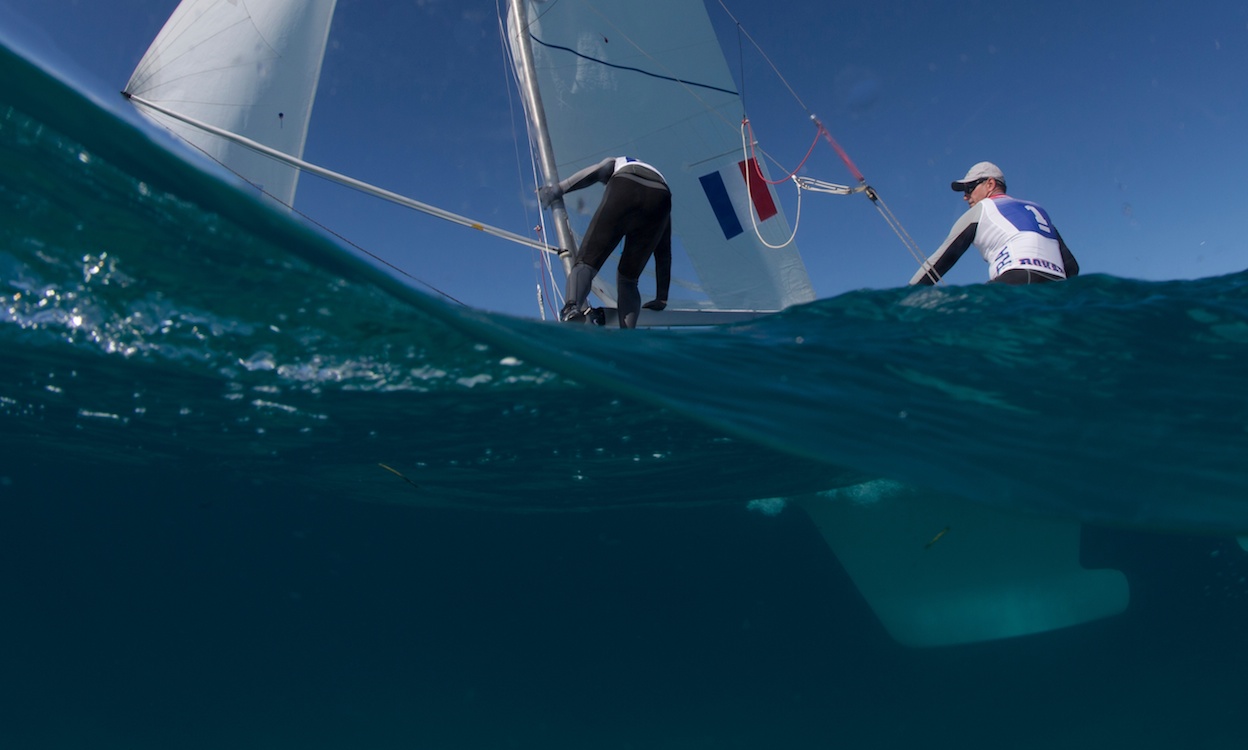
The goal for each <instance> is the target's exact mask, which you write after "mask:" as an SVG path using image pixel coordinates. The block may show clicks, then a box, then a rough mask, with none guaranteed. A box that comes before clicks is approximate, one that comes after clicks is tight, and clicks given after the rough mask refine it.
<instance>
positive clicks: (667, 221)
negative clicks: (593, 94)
mask: <svg viewBox="0 0 1248 750" xmlns="http://www.w3.org/2000/svg"><path fill="white" fill-rule="evenodd" d="M599 182H603V183H606V186H607V187H606V190H605V192H604V193H603V195H602V202H601V203H600V204H599V205H598V210H597V211H595V212H594V217H593V219H591V220H590V222H589V229H587V230H586V232H585V237H584V238H583V239H582V240H581V248H580V251H579V252H578V253H577V256H576V264H575V265H574V266H573V268H572V271H571V272H570V273H569V274H568V284H567V290H566V298H567V304H566V305H565V307H564V314H563V317H564V318H565V319H577V318H578V317H580V316H582V315H583V314H584V309H585V303H586V300H587V299H588V297H589V290H590V284H591V283H592V282H593V279H594V277H595V276H596V275H597V274H598V271H599V270H600V269H601V268H602V265H603V264H604V263H606V261H607V258H609V257H610V256H611V253H612V252H613V251H614V250H615V248H616V246H617V245H619V244H620V240H623V241H624V252H623V254H622V255H621V257H620V263H619V266H618V267H617V269H616V288H617V291H616V295H617V300H616V304H617V305H618V306H619V310H618V312H619V318H620V327H621V328H634V327H636V325H637V316H638V315H639V314H640V312H641V293H640V292H639V291H638V289H637V282H638V280H639V279H640V278H641V272H642V270H644V269H645V267H646V263H648V262H649V261H650V256H651V255H653V256H654V258H655V266H656V267H655V277H656V281H657V284H656V287H657V288H656V291H655V299H656V301H662V302H666V301H667V294H668V291H669V286H670V284H671V268H672V218H671V216H672V194H671V191H670V190H668V187H667V183H666V182H665V181H664V179H663V175H662V174H660V173H659V171H658V170H657V169H655V168H654V167H652V166H650V165H649V164H646V163H645V162H640V161H637V160H635V159H627V158H624V157H619V158H610V159H604V160H603V161H602V162H600V163H598V164H596V165H594V166H592V167H588V168H586V169H583V170H581V171H580V172H577V173H576V174H574V175H572V176H571V177H569V178H568V179H566V180H564V181H563V182H561V183H560V184H559V188H558V193H559V194H560V195H562V194H563V193H569V192H572V191H573V190H579V189H581V188H583V187H588V186H589V185H593V184H595V183H599ZM660 309H661V308H660Z"/></svg>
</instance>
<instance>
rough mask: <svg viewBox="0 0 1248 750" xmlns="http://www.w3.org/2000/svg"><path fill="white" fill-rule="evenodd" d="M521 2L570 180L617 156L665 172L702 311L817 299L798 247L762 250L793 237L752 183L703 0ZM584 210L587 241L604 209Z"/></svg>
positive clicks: (735, 98) (737, 109) (736, 107)
mask: <svg viewBox="0 0 1248 750" xmlns="http://www.w3.org/2000/svg"><path fill="white" fill-rule="evenodd" d="M523 1H524V2H525V5H526V6H527V11H528V18H529V24H530V25H529V29H528V31H529V33H530V35H531V39H532V47H533V56H534V66H535V75H536V79H537V84H538V87H539V88H540V90H541V95H542V100H543V103H544V105H545V114H546V118H547V121H548V125H549V132H550V138H551V142H552V145H553V148H554V153H555V155H556V159H557V161H558V166H559V172H560V175H561V176H567V175H570V174H573V173H574V172H575V171H577V170H578V169H580V168H582V167H584V166H586V165H588V164H592V163H595V162H598V161H600V160H602V159H603V158H605V157H607V156H618V155H627V156H632V157H636V158H638V159H641V160H643V161H646V162H649V163H651V164H653V165H655V166H656V167H658V168H659V170H660V171H662V173H663V175H664V177H666V178H667V181H668V183H669V185H670V187H671V189H672V203H673V208H672V212H673V213H672V222H673V232H674V234H675V235H676V237H677V239H678V242H679V245H680V246H683V249H684V251H685V253H686V254H687V256H688V259H689V263H690V265H692V267H693V270H694V272H695V273H696V276H697V279H698V281H697V284H696V285H694V286H695V288H694V291H695V292H700V293H701V298H699V299H696V300H695V303H696V304H697V305H698V306H702V307H707V308H714V309H720V310H765V311H771V310H780V309H783V308H785V307H788V306H790V305H793V304H797V303H801V302H808V301H811V300H813V299H814V298H815V294H814V290H813V289H812V287H811V284H810V279H809V277H808V276H807V273H806V268H805V266H804V264H803V263H802V260H801V256H800V255H799V254H798V250H797V247H796V245H795V244H788V245H787V246H785V247H783V248H781V249H772V248H769V247H767V246H766V245H765V244H764V242H763V241H760V238H759V235H760V234H761V236H762V238H763V239H764V240H766V244H770V245H781V244H783V243H784V242H785V241H786V240H787V239H788V238H789V236H790V229H789V225H788V223H787V221H786V219H785V217H784V214H783V212H781V211H779V210H778V207H777V204H776V201H775V196H774V194H773V192H772V190H771V188H770V187H769V186H768V185H767V184H766V183H765V182H764V180H762V179H759V178H757V175H756V178H755V179H754V180H753V181H752V182H750V181H748V180H747V175H749V174H751V173H753V170H750V169H747V168H746V164H747V162H745V161H744V155H743V148H742V141H741V131H740V123H741V118H742V107H741V101H740V96H739V95H738V93H737V92H736V85H735V84H734V82H733V80H732V76H731V75H730V73H729V70H728V65H727V62H726V61H725V60H724V55H723V51H722V50H721V49H720V46H719V41H718V39H717V38H716V35H715V32H714V29H713V28H712V26H711V22H710V18H709V17H708V16H707V13H706V8H705V7H704V6H703V3H702V0H662V1H661V2H655V1H651V2H644V1H639V0H593V2H588V1H587V0H560V1H559V2H545V0H523ZM513 33H515V30H513ZM750 163H752V162H750ZM760 166H761V165H760ZM763 174H764V175H765V174H766V172H765V168H764V172H763ZM585 192H586V193H589V191H588V190H587V191H585ZM579 197H580V196H578V198H579ZM751 197H752V198H753V202H752V204H751V201H750V198H751ZM581 202H582V203H583V208H582V209H581V210H580V211H579V214H580V215H579V216H577V214H578V211H577V207H576V206H575V205H570V206H569V211H570V213H572V214H573V216H574V218H573V221H574V222H577V223H579V227H578V230H579V231H581V232H583V231H584V226H585V225H586V224H588V219H589V214H590V213H592V210H593V208H594V207H596V205H597V200H596V197H595V196H594V195H593V194H590V195H586V196H585V197H584V199H583V201H581ZM751 212H752V213H753V216H752V217H751V215H750V214H751ZM755 226H757V229H758V231H757V233H756V231H755ZM674 283H679V282H678V281H677V282H674ZM677 293H678V290H676V289H673V295H676V294H677Z"/></svg>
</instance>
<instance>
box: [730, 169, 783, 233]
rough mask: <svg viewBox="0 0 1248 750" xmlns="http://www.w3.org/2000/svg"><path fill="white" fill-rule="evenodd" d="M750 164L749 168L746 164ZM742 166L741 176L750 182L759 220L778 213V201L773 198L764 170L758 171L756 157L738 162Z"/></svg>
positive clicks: (751, 194) (765, 219)
mask: <svg viewBox="0 0 1248 750" xmlns="http://www.w3.org/2000/svg"><path fill="white" fill-rule="evenodd" d="M747 164H748V165H749V167H748V169H747V167H746V165H747ZM737 166H739V167H741V177H742V178H743V179H745V180H746V182H748V183H749V186H750V198H751V199H752V200H753V201H754V210H755V211H757V212H758V220H759V221H767V220H768V219H770V218H771V217H773V216H775V215H776V202H775V201H773V200H772V199H771V190H770V189H769V188H768V187H767V181H766V180H764V179H763V174H762V172H759V171H758V162H757V161H755V160H754V159H750V160H749V161H741V162H737Z"/></svg>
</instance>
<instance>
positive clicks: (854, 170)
mask: <svg viewBox="0 0 1248 750" xmlns="http://www.w3.org/2000/svg"><path fill="white" fill-rule="evenodd" d="M811 119H812V120H814V123H815V140H814V141H812V142H811V144H810V148H809V149H807V150H806V155H805V156H803V157H802V161H801V162H800V163H799V164H798V165H797V167H795V168H794V169H793V171H792V172H789V173H788V174H787V175H785V176H784V177H781V178H780V179H778V180H769V179H767V178H766V177H763V170H762V168H761V167H759V166H758V156H757V155H756V151H755V143H756V142H755V140H754V127H753V126H752V125H750V118H748V117H746V118H743V119H742V120H741V124H742V125H744V126H745V130H746V135H747V136H748V138H749V143H750V158H751V159H752V160H753V161H754V171H755V172H756V173H757V176H758V178H759V179H760V180H762V181H763V182H765V183H767V184H768V185H779V184H780V183H782V182H788V181H789V180H791V179H792V178H793V176H794V175H796V174H797V173H798V172H799V171H801V169H802V167H803V166H805V164H806V161H807V160H808V159H810V155H811V154H812V153H814V151H815V146H816V145H817V144H818V143H819V137H820V136H823V137H824V138H825V139H826V140H827V142H828V143H829V144H831V146H832V148H833V149H834V150H835V151H836V154H837V156H840V157H841V161H843V162H845V166H846V167H848V168H849V172H850V174H852V175H853V176H854V179H856V180H858V182H859V183H861V184H863V185H865V184H866V183H867V178H866V177H863V175H862V172H860V171H859V170H858V167H857V165H855V164H854V160H853V159H850V158H849V154H847V153H845V149H843V148H841V144H839V143H837V142H836V139H835V138H833V137H832V134H831V133H829V132H828V129H827V128H825V127H824V126H823V123H822V122H819V121H818V120H815V118H814V117H811Z"/></svg>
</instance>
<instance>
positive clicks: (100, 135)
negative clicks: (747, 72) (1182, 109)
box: [0, 49, 1248, 750]
mask: <svg viewBox="0 0 1248 750" xmlns="http://www.w3.org/2000/svg"><path fill="white" fill-rule="evenodd" d="M0 69H2V70H0V73H2V75H0V160H2V164H3V168H2V169H0V280H2V282H3V283H2V285H0V455H2V456H3V459H2V460H0V563H3V565H2V567H0V570H3V573H2V574H0V644H2V646H3V652H2V656H0V747H5V748H8V747H13V748H40V749H42V748H109V749H111V748H127V749H144V750H146V749H147V748H153V749H155V748H225V747H228V748H238V749H251V748H256V749H260V748H313V749H319V748H369V749H372V748H378V749H381V748H430V749H437V748H534V749H537V748H541V749H543V750H547V749H552V748H612V749H614V748H619V749H621V750H624V749H629V750H631V749H641V748H657V749H662V750H669V749H670V750H677V749H680V750H684V749H696V750H702V749H710V748H734V749H735V748H785V749H787V748H855V749H857V748H909V747H916V746H922V747H926V748H958V749H960V750H964V749H967V748H983V749H984V750H988V749H992V750H997V749H1000V748H1020V749H1023V750H1032V749H1036V750H1039V749H1041V748H1055V747H1061V748H1077V749H1081V748H1104V747H1132V748H1158V749H1161V748H1167V749H1168V748H1175V747H1184V748H1234V747H1245V746H1248V723H1246V722H1244V721H1243V719H1242V717H1241V714H1242V709H1243V706H1244V705H1245V704H1248V687H1245V676H1246V675H1248V553H1246V552H1245V551H1244V549H1243V548H1242V547H1241V546H1240V545H1239V544H1238V543H1237V542H1236V537H1237V536H1240V535H1244V534H1248V460H1246V458H1248V392H1246V391H1245V390H1244V387H1243V385H1244V380H1245V374H1248V275H1245V274H1236V275H1231V276H1225V277H1219V278H1210V279H1202V280H1197V281H1175V282H1165V283H1158V282H1152V283H1147V282H1140V281H1133V280H1128V279H1118V278H1112V277H1105V276H1089V277H1081V278H1079V279H1076V280H1074V281H1072V282H1069V283H1066V284H1059V285H1052V286H1050V287H1042V288H1036V289H999V288H990V287H987V286H975V287H963V288H942V289H935V290H932V289H929V290H921V291H911V290H884V291H864V292H859V293H854V294H848V295H844V296H841V297H838V298H835V299H827V300H821V301H819V302H816V303H813V304H811V305H807V306H803V307H801V308H798V309H794V310H790V311H786V312H785V313H783V314H780V315H776V316H773V317H771V318H768V319H766V320H761V321H758V322H755V323H751V324H748V325H742V326H734V327H731V328H723V329H710V330H700V331H685V332H675V331H646V332H619V331H612V330H603V329H593V328H584V327H581V328H577V327H566V326H557V325H552V324H543V323H538V322H534V321H527V320H520V319H515V318H510V317H506V316H501V315H492V314H489V313H485V312H480V311H473V310H467V309H463V308H458V307H454V306H451V305H448V304H446V303H444V302H442V301H440V300H437V299H433V298H431V297H428V296H426V295H424V294H422V293H419V292H417V291H413V290H411V289H410V288H408V287H406V286H404V285H403V284H401V283H399V282H398V281H396V280H394V279H393V278H391V277H390V276H387V275H386V274H384V273H382V272H380V271H378V270H376V269H375V268H373V267H371V266H369V265H367V264H366V263H365V262H364V261H362V260H361V259H359V258H358V257H355V256H353V255H352V254H351V252H350V251H348V250H345V249H343V248H340V247H339V246H337V245H335V244H333V243H331V242H329V241H327V240H325V239H324V238H322V237H320V236H319V235H316V234H314V233H312V232H311V231H309V230H307V229H305V228H303V227H301V226H300V225H298V224H296V223H294V222H292V221H291V220H290V219H289V218H287V217H285V216H282V215H279V214H276V213H274V212H272V211H270V210H268V209H267V208H266V207H264V206H262V205H260V204H259V203H258V202H256V201H255V200H253V198H251V197H250V196H248V195H244V194H242V193H240V192H238V191H237V190H235V189H234V188H232V187H230V186H228V185H226V184H223V183H221V182H219V181H217V180H216V179H214V178H212V177H210V176H209V175H207V174H205V173H203V172H200V171H199V170H197V169H195V168H193V167H191V166H189V165H188V164H187V163H186V162H184V161H182V160H181V159H179V158H177V157H175V156H173V155H171V154H169V153H168V152H166V151H165V150H163V149H162V148H161V147H160V146H158V145H155V144H154V143H153V142H152V141H151V140H149V138H148V137H147V136H146V135H145V134H144V133H143V132H142V131H141V130H139V129H137V128H136V127H135V126H134V125H133V123H132V122H130V121H129V120H127V119H125V118H121V117H119V116H118V115H117V113H116V112H115V111H114V108H113V106H112V105H107V104H102V103H100V102H98V101H96V100H94V99H93V98H92V97H91V96H89V95H86V94H84V93H83V92H82V91H80V90H78V89H76V88H75V87H74V86H73V85H72V84H69V83H66V82H64V81H62V80H60V79H58V78H56V77H55V76H52V75H49V74H48V73H46V72H44V70H42V69H41V67H40V66H39V65H38V64H35V63H34V62H32V61H31V60H29V59H27V58H24V57H23V56H22V55H20V54H17V53H15V52H12V51H10V50H7V49H5V50H4V51H3V52H0ZM881 487H887V488H892V489H890V490H889V491H891V492H896V491H898V490H897V489H896V488H898V487H901V488H904V489H903V490H900V492H902V493H903V494H904V495H905V497H907V498H910V502H914V503H917V504H922V503H930V504H938V503H945V502H948V500H949V499H950V498H957V499H958V502H969V503H971V504H972V505H974V506H976V507H983V508H987V509H992V510H993V511H999V512H1003V513H1005V514H1008V515H1010V517H1014V518H1018V519H1022V521H1021V522H1023V523H1026V522H1027V520H1028V519H1035V521H1036V522H1040V521H1045V522H1049V521H1059V522H1063V523H1068V524H1082V527H1083V535H1082V542H1081V546H1080V550H1079V557H1080V560H1081V562H1082V564H1083V565H1084V566H1085V567H1087V568H1113V569H1117V570H1120V571H1122V572H1123V574H1124V575H1125V577H1126V580H1127V581H1128V582H1129V584H1130V589H1131V600H1130V605H1129V606H1128V608H1127V609H1126V611H1125V612H1123V613H1122V614H1119V615H1115V616H1113V617H1109V618H1106V619H1101V620H1097V621H1095V622H1091V623H1087V624H1083V625H1078V626H1075V627H1070V628H1064V629H1059V630H1054V631H1051V632H1047V633H1042V634H1038V635H1030V636H1025V637H1019V638H1009V639H1004V640H994V641H988V642H982V643H975V644H969V645H960V646H948V647H939V648H910V647H906V646H903V645H901V644H899V643H898V642H896V640H894V639H893V638H892V637H890V635H889V632H888V631H887V630H886V628H885V627H884V626H883V625H882V624H881V622H880V620H879V618H877V616H876V615H875V613H874V611H873V609H872V606H871V603H870V602H868V601H867V599H866V597H864V595H863V594H862V593H860V590H859V588H858V586H857V585H856V583H855V580H854V579H853V578H851V577H850V575H849V574H848V573H847V572H846V569H845V568H844V567H842V564H841V562H840V560H839V559H838V557H837V555H836V554H835V552H834V550H832V549H831V548H830V547H829V545H828V544H827V543H826V542H825V541H824V538H823V537H822V536H821V535H820V533H819V531H818V529H817V528H816V527H815V526H814V525H813V524H812V522H811V520H810V517H809V516H808V515H807V514H806V513H805V512H804V511H803V509H802V507H801V506H800V504H799V503H798V502H796V501H795V500H796V499H802V498H804V499H805V502H810V501H811V499H812V498H815V499H817V501H819V502H829V503H834V502H849V501H850V498H856V499H858V500H861V499H862V498H863V497H867V498H868V500H869V498H870V497H871V495H872V493H873V492H880V491H882V490H880V488H881ZM867 507H870V503H869V502H868V503H867ZM960 528H961V526H959V525H958V524H957V523H956V522H954V523H950V524H948V525H947V526H945V527H944V528H943V529H942V528H941V527H933V528H932V530H931V531H932V533H931V534H928V535H925V536H924V537H923V538H921V539H918V540H916V542H915V543H916V544H917V545H919V546H925V545H924V543H926V547H930V548H931V550H933V551H934V553H933V554H935V553H936V552H941V551H943V550H946V549H949V548H951V547H952V548H956V546H957V545H959V544H963V541H961V540H960V539H959V535H958V533H959V530H960ZM883 544H884V542H881V545H883ZM1007 546H1008V545H1007Z"/></svg>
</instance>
